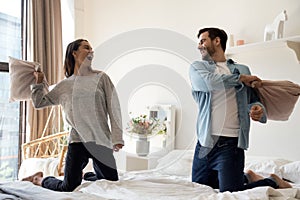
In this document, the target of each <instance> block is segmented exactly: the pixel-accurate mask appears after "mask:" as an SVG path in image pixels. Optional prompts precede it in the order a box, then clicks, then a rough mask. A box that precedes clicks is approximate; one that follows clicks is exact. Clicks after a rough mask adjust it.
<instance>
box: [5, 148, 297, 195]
mask: <svg viewBox="0 0 300 200" xmlns="http://www.w3.org/2000/svg"><path fill="white" fill-rule="evenodd" d="M192 157H193V151H192V150H172V151H171V152H169V153H168V154H167V155H165V156H164V157H162V158H161V159H159V160H158V165H157V166H156V168H155V169H152V170H143V171H130V172H125V171H119V175H120V180H119V181H116V182H113V181H107V180H98V181H95V182H88V181H83V182H82V184H81V185H80V186H78V187H77V188H76V189H75V190H74V191H73V192H55V191H51V190H47V189H44V188H42V187H38V186H35V185H33V184H32V183H31V182H26V181H13V182H6V183H0V191H1V192H0V199H43V200H47V199H51V200H53V199H100V200H102V199H105V200H108V199H116V200H117V199H118V200H120V199H126V200H127V199H128V200H135V199H151V200H153V199H155V200H161V199H163V200H168V199H172V200H177V199H178V200H179V199H184V200H185V199H197V200H198V199H200V200H201V199H205V200H206V199H274V200H283V199H300V161H289V160H285V159H280V158H266V157H251V156H249V157H247V159H246V165H245V167H246V169H252V170H254V171H256V172H258V173H259V174H261V175H263V176H267V175H268V174H270V173H276V174H277V175H279V176H280V177H284V178H286V179H288V180H291V181H293V183H292V185H293V188H289V189H273V188H271V187H258V188H254V189H251V190H245V191H240V192H233V193H230V192H224V193H219V192H218V190H214V189H213V188H211V187H208V186H205V185H201V184H197V183H192V182H191V181H190V175H191V165H192ZM47 159H53V158H46V160H47ZM55 159H58V160H59V158H55ZM56 163H57V164H58V163H59V162H58V161H57V162H56ZM60 177H61V176H60ZM61 178H62V177H61Z"/></svg>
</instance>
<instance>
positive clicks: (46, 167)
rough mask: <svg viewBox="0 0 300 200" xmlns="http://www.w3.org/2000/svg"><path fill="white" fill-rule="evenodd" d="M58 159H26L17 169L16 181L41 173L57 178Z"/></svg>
mask: <svg viewBox="0 0 300 200" xmlns="http://www.w3.org/2000/svg"><path fill="white" fill-rule="evenodd" d="M58 163H59V159H58V158H27V159H26V160H23V161H22V164H21V166H20V169H19V174H18V179H19V180H21V179H22V178H25V177H28V176H31V175H32V174H34V173H36V172H40V171H42V172H43V174H44V176H58V171H57V167H58Z"/></svg>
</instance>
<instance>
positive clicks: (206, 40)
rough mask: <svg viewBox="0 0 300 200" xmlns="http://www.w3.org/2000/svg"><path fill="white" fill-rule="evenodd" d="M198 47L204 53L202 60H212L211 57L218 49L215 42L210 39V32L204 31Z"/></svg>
mask: <svg viewBox="0 0 300 200" xmlns="http://www.w3.org/2000/svg"><path fill="white" fill-rule="evenodd" d="M198 49H199V50H200V53H201V55H202V60H212V58H211V57H212V56H213V55H214V53H215V52H216V51H215V46H214V42H213V41H212V40H211V39H210V37H209V33H208V32H204V33H202V34H201V35H200V37H199V46H198Z"/></svg>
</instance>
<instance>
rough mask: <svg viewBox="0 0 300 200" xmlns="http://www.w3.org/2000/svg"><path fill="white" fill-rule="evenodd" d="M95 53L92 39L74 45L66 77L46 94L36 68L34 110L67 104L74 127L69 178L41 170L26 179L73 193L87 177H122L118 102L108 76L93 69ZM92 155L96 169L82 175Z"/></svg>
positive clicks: (67, 165)
mask: <svg viewBox="0 0 300 200" xmlns="http://www.w3.org/2000/svg"><path fill="white" fill-rule="evenodd" d="M92 57H93V51H92V48H91V46H90V44H89V42H88V41H87V40H84V39H78V40H75V41H74V42H72V43H70V44H69V45H68V47H67V50H66V57H65V63H64V70H65V76H66V79H64V80H62V81H61V82H60V83H58V84H57V85H56V86H55V87H54V88H53V89H52V90H51V91H50V92H49V93H45V90H44V89H43V87H44V86H43V84H41V83H42V81H43V79H44V74H43V73H42V72H35V74H34V75H35V77H36V84H34V85H32V101H33V104H34V106H35V108H44V107H47V106H53V105H62V107H63V109H64V112H65V116H66V121H67V122H68V123H69V124H70V126H71V130H70V136H69V145H68V152H67V155H66V161H65V171H64V179H63V180H59V179H57V178H55V177H52V176H49V177H45V178H43V173H42V172H38V173H36V174H34V175H32V176H30V177H27V178H25V179H23V180H25V181H31V182H33V183H34V184H36V185H40V186H42V187H44V188H48V189H51V190H55V191H73V190H74V189H75V188H76V187H77V186H78V185H80V184H81V181H82V178H84V179H85V180H97V179H107V180H112V181H117V180H118V172H117V168H116V162H115V159H114V156H113V151H118V150H119V149H121V148H122V147H123V146H124V141H123V138H122V123H121V121H122V120H121V110H120V105H119V100H118V96H117V93H116V91H115V88H114V85H113V83H112V82H111V80H110V78H109V77H108V75H107V74H105V73H104V72H101V71H94V70H92V69H91V61H92ZM108 116H109V119H108ZM108 120H109V121H110V127H109V123H108ZM89 158H91V159H92V160H93V168H94V171H95V173H93V172H88V173H86V174H84V176H83V177H82V170H83V169H84V167H85V166H86V165H87V164H88V160H89Z"/></svg>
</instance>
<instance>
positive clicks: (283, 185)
mask: <svg viewBox="0 0 300 200" xmlns="http://www.w3.org/2000/svg"><path fill="white" fill-rule="evenodd" d="M270 177H272V178H273V179H274V180H275V181H276V182H277V184H278V186H279V188H281V189H282V188H292V185H291V184H289V183H288V182H286V181H284V180H282V179H281V178H280V177H279V176H277V175H276V174H270Z"/></svg>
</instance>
